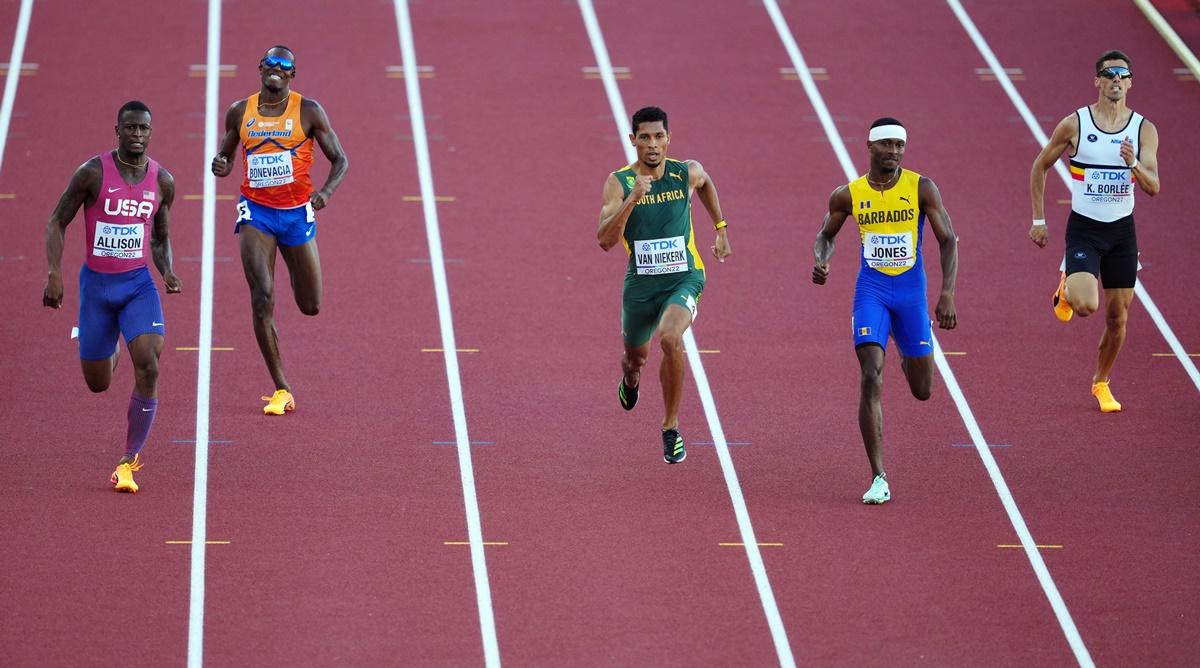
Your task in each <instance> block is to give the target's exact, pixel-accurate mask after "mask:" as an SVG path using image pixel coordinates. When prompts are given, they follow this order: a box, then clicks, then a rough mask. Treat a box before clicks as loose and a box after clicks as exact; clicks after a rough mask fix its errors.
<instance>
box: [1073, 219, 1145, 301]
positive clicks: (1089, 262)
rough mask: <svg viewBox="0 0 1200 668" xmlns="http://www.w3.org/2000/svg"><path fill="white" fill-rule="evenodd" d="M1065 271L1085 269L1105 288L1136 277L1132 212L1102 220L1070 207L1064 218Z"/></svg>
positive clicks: (1127, 285)
mask: <svg viewBox="0 0 1200 668" xmlns="http://www.w3.org/2000/svg"><path fill="white" fill-rule="evenodd" d="M1066 257H1067V275H1068V276H1070V275H1071V274H1076V273H1079V272H1081V271H1086V272H1087V273H1089V274H1091V275H1092V276H1099V277H1100V282H1101V284H1102V285H1104V287H1105V288H1106V289H1109V288H1112V289H1117V288H1132V287H1133V284H1134V282H1136V281H1137V264H1138V249H1137V231H1136V230H1135V229H1134V227H1133V216H1132V215H1129V216H1125V217H1124V218H1120V219H1118V220H1114V221H1113V222H1111V223H1102V222H1100V221H1097V220H1092V219H1091V218H1088V217H1087V216H1081V215H1079V214H1078V213H1075V212H1074V211H1072V212H1071V215H1070V217H1069V218H1067V255H1066Z"/></svg>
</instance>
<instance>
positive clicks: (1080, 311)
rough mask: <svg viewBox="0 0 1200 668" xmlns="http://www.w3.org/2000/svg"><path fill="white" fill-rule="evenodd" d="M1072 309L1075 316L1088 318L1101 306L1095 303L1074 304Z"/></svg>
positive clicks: (1081, 302)
mask: <svg viewBox="0 0 1200 668" xmlns="http://www.w3.org/2000/svg"><path fill="white" fill-rule="evenodd" d="M1071 309H1072V310H1073V311H1075V315H1077V316H1079V317H1081V318H1086V317H1088V316H1089V315H1091V314H1093V313H1095V312H1096V311H1098V310H1099V309H1100V304H1099V303H1098V302H1094V301H1086V302H1085V301H1080V302H1078V303H1075V302H1072V303H1071Z"/></svg>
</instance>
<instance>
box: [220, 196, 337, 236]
mask: <svg viewBox="0 0 1200 668" xmlns="http://www.w3.org/2000/svg"><path fill="white" fill-rule="evenodd" d="M237 210H238V219H237V222H236V223H234V225H233V233H234V234H237V233H238V231H239V230H241V229H242V225H249V226H250V227H253V228H254V229H256V230H258V231H259V232H262V233H263V234H269V235H271V236H273V237H275V239H276V241H278V242H279V245H280V246H302V245H304V244H306V243H308V242H309V241H312V240H313V239H316V238H317V219H316V216H315V214H314V213H313V209H312V204H308V203H305V204H303V205H301V206H297V207H293V208H291V209H275V208H272V207H269V206H263V205H262V204H258V203H257V202H253V201H251V200H248V199H246V197H245V196H242V198H241V199H239V200H238V203H237Z"/></svg>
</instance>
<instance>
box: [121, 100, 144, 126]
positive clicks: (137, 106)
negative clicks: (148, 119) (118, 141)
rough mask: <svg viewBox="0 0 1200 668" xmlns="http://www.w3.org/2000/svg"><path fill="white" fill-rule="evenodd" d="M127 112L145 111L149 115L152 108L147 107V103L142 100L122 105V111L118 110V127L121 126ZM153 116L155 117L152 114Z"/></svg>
mask: <svg viewBox="0 0 1200 668" xmlns="http://www.w3.org/2000/svg"><path fill="white" fill-rule="evenodd" d="M127 111H144V112H146V113H147V114H149V113H150V107H147V106H146V103H145V102H142V101H141V100H130V101H128V102H126V103H125V104H123V105H121V108H120V109H118V110H117V125H120V124H121V117H122V116H124V115H125V112H127ZM151 116H153V114H151Z"/></svg>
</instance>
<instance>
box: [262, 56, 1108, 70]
mask: <svg viewBox="0 0 1200 668" xmlns="http://www.w3.org/2000/svg"><path fill="white" fill-rule="evenodd" d="M262 64H263V66H264V67H266V68H268V69H270V68H272V67H278V68H279V69H281V70H283V71H284V72H291V71H292V70H294V69H296V63H295V61H293V60H292V59H291V58H279V57H277V56H267V57H266V58H263V59H262ZM1126 71H1128V70H1126Z"/></svg>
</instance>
